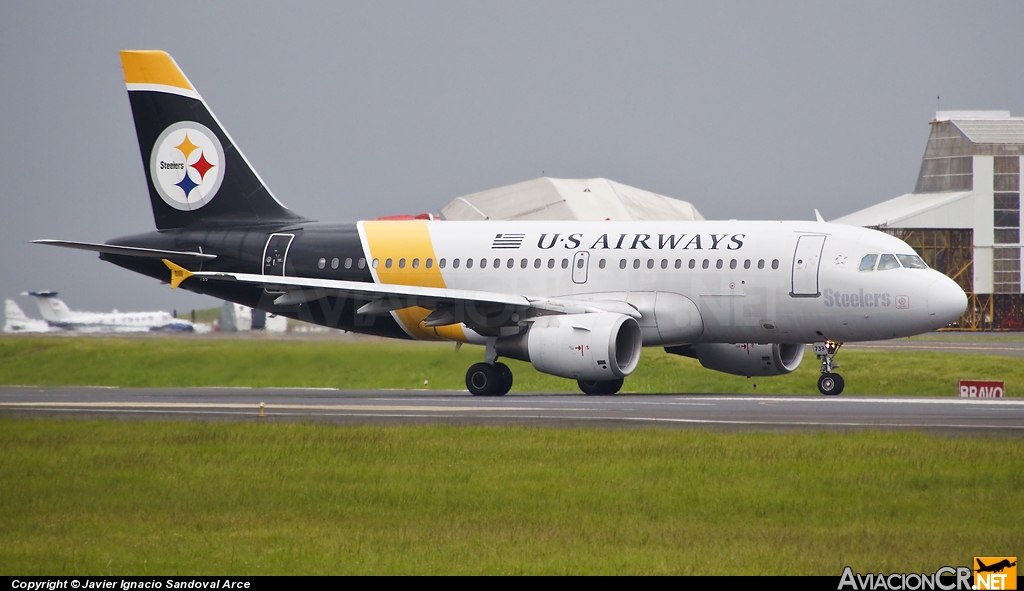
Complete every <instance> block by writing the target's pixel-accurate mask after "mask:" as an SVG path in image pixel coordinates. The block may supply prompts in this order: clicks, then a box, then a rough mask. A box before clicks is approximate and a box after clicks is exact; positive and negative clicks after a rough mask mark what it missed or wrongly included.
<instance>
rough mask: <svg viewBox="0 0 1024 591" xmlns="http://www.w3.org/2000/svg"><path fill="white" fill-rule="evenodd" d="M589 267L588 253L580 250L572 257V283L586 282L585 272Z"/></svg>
mask: <svg viewBox="0 0 1024 591" xmlns="http://www.w3.org/2000/svg"><path fill="white" fill-rule="evenodd" d="M588 267H590V253H589V252H588V251H586V250H581V251H579V252H577V253H576V254H574V255H573V257H572V282H573V283H577V284H580V285H582V284H584V283H586V282H587V271H588Z"/></svg>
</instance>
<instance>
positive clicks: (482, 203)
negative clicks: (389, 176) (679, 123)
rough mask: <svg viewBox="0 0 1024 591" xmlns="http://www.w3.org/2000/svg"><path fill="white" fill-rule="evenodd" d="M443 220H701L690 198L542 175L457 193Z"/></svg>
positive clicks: (601, 181) (600, 181)
mask: <svg viewBox="0 0 1024 591" xmlns="http://www.w3.org/2000/svg"><path fill="white" fill-rule="evenodd" d="M441 215H442V216H443V217H444V218H445V219H448V220H590V221H599V220H703V219H704V216H702V215H701V214H700V212H699V211H697V208H695V207H694V206H693V205H692V204H690V203H688V202H686V201H681V200H679V199H673V198H671V197H666V196H664V195H658V194H657V193H651V192H650V191H644V190H643V189H637V188H636V187H630V186H629V185H623V184H622V183H617V182H615V181H610V180H608V179H603V178H596V179H553V178H548V177H542V178H539V179H533V180H531V181H525V182H522V183H516V184H514V185H506V186H504V187H498V188H496V189H489V190H487V191H481V192H479V193H473V194H472V195H466V196H464V197H456V198H455V199H453V200H452V201H451V202H450V203H449V204H448V205H446V206H445V207H444V208H443V209H441Z"/></svg>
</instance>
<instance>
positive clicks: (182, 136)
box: [121, 51, 303, 230]
mask: <svg viewBox="0 0 1024 591" xmlns="http://www.w3.org/2000/svg"><path fill="white" fill-rule="evenodd" d="M121 66H122V67H123V68H124V78H125V82H126V83H127V85H128V99H129V101H130V102H131V105H132V115H133V116H134V117H135V131H136V133H137V134H138V136H139V150H140V151H141V152H142V164H143V168H144V169H145V173H146V184H147V185H148V187H149V199H150V202H151V203H152V205H153V218H154V219H155V220H156V227H157V229H159V230H165V229H171V228H183V227H186V226H190V225H192V224H196V223H199V222H202V223H204V224H213V225H232V224H246V225H247V224H256V223H266V222H270V223H274V222H289V221H298V220H301V219H303V218H302V217H301V216H298V215H296V214H295V213H293V212H291V211H290V210H288V209H287V208H286V207H284V206H283V205H281V203H280V202H278V201H277V199H275V198H274V196H273V195H272V194H271V193H270V190H269V189H267V188H266V186H265V185H264V184H263V181H262V180H261V179H260V177H259V175H257V174H256V171H254V170H253V169H252V166H251V165H250V164H249V161H248V160H246V159H245V156H244V155H242V152H241V151H239V149H238V147H237V146H236V145H235V143H234V141H233V140H232V139H231V136H229V135H228V134H227V132H226V131H224V129H223V128H222V127H221V125H220V123H219V122H218V121H217V118H216V117H214V115H213V113H212V112H211V111H210V109H209V108H208V107H207V106H206V103H205V102H204V101H203V99H202V97H200V96H199V93H198V92H196V90H195V88H194V87H193V86H192V83H191V82H189V81H188V78H186V77H185V74H184V73H182V71H181V69H180V68H178V65H177V64H176V63H174V60H173V59H172V58H171V56H170V55H168V54H167V53H165V52H163V51H122V52H121Z"/></svg>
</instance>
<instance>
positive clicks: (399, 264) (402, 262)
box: [398, 259, 405, 269]
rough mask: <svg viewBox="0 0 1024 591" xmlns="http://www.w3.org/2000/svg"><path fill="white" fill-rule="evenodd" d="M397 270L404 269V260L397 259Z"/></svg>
mask: <svg viewBox="0 0 1024 591" xmlns="http://www.w3.org/2000/svg"><path fill="white" fill-rule="evenodd" d="M398 268H399V269H404V268H405V259H398Z"/></svg>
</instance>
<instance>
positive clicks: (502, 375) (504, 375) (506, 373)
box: [494, 362, 512, 396]
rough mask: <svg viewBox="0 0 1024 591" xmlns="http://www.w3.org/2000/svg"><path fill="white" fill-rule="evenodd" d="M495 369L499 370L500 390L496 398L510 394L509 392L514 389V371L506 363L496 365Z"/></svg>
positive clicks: (495, 393) (496, 393)
mask: <svg viewBox="0 0 1024 591" xmlns="http://www.w3.org/2000/svg"><path fill="white" fill-rule="evenodd" d="M494 369H496V370H498V377H499V383H500V385H501V387H500V388H498V390H497V391H496V392H494V395H495V396H504V395H505V394H508V391H509V390H511V389H512V370H511V369H509V368H508V366H507V365H505V364H504V363H501V362H498V363H495V364H494Z"/></svg>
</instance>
